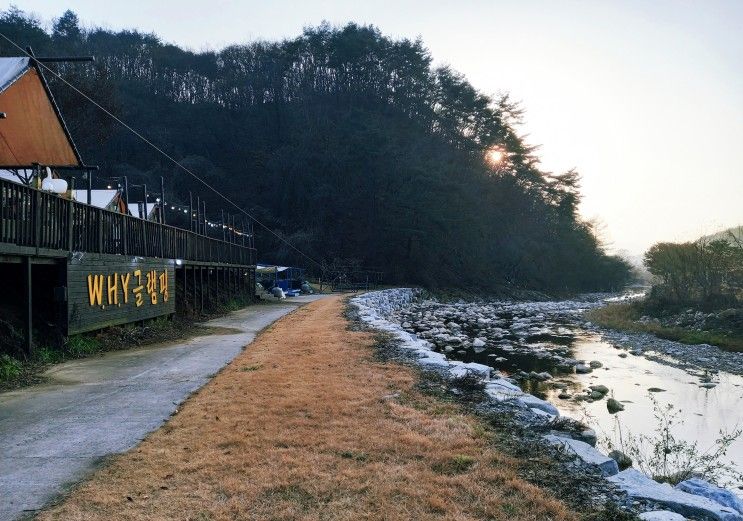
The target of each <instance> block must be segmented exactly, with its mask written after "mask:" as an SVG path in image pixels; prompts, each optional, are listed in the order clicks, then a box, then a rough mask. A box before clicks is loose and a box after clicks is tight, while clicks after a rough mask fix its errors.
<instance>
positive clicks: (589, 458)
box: [544, 434, 619, 476]
mask: <svg viewBox="0 0 743 521" xmlns="http://www.w3.org/2000/svg"><path fill="white" fill-rule="evenodd" d="M544 439H545V440H546V441H547V442H548V443H549V444H551V445H556V446H561V447H563V449H564V450H565V452H567V453H571V454H575V455H576V456H577V457H578V458H580V459H581V460H583V461H585V462H586V463H590V464H591V465H596V466H597V467H598V468H599V469H600V470H601V473H602V474H603V475H604V476H613V475H614V474H616V473H617V472H619V467H618V466H617V462H616V461H614V460H613V459H611V458H610V457H608V456H605V455H603V454H602V453H600V452H599V451H597V450H596V449H594V448H593V447H592V446H590V445H589V444H588V443H585V442H583V441H579V440H574V439H572V438H564V437H562V436H555V435H554V434H548V435H546V436H545V437H544Z"/></svg>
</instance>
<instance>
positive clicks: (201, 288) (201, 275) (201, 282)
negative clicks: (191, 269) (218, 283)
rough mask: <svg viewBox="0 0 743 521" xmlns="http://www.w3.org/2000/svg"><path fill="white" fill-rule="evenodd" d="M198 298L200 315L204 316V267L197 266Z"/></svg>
mask: <svg viewBox="0 0 743 521" xmlns="http://www.w3.org/2000/svg"><path fill="white" fill-rule="evenodd" d="M199 297H200V298H201V314H202V315H203V314H204V266H199Z"/></svg>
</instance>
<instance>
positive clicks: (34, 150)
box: [0, 57, 83, 168]
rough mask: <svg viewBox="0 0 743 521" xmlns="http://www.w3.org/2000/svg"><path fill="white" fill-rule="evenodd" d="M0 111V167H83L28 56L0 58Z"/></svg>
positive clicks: (40, 73) (60, 116)
mask: <svg viewBox="0 0 743 521" xmlns="http://www.w3.org/2000/svg"><path fill="white" fill-rule="evenodd" d="M0 112H3V113H5V118H4V119H0V168H2V167H5V168H9V167H16V168H18V167H24V166H25V167H31V166H32V165H34V164H39V165H43V166H51V167H81V168H83V161H82V159H81V158H80V154H79V153H78V151H77V148H76V147H75V144H74V142H73V141H72V137H71V136H70V133H69V131H68V130H67V126H66V125H65V122H64V120H63V119H62V115H61V113H60V112H59V109H58V107H57V105H56V103H55V101H54V97H53V96H52V93H51V91H50V90H49V87H48V85H47V83H46V80H45V79H44V75H43V74H42V72H41V70H40V69H39V67H38V66H37V65H36V63H35V62H34V61H32V60H31V59H30V58H28V57H15V58H0Z"/></svg>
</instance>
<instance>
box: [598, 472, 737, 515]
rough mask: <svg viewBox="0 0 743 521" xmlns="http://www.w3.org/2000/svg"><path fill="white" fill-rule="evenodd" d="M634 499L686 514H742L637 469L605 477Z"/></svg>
mask: <svg viewBox="0 0 743 521" xmlns="http://www.w3.org/2000/svg"><path fill="white" fill-rule="evenodd" d="M607 479H608V480H609V481H611V482H613V483H615V484H616V485H617V486H618V487H619V488H621V489H622V490H624V491H625V492H626V493H627V495H629V496H630V497H632V498H637V499H647V500H649V501H654V502H655V503H658V504H660V505H663V506H665V507H666V508H668V509H669V510H672V511H674V512H676V513H679V514H681V515H684V516H687V517H701V518H703V519H714V520H716V521H743V515H741V514H739V513H738V512H736V511H735V510H733V509H732V508H730V507H725V506H723V505H721V504H719V503H717V502H716V501H712V500H711V499H708V498H706V497H702V496H697V495H694V494H689V493H687V492H683V491H681V490H678V489H676V488H673V487H672V486H671V485H669V484H668V483H658V482H657V481H653V480H652V479H650V478H649V477H647V476H646V475H645V474H643V473H642V472H640V471H639V470H637V469H632V468H630V469H627V470H623V471H622V472H620V473H619V474H616V475H615V476H611V477H609V478H607Z"/></svg>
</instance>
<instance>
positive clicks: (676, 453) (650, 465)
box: [608, 395, 743, 485]
mask: <svg viewBox="0 0 743 521" xmlns="http://www.w3.org/2000/svg"><path fill="white" fill-rule="evenodd" d="M649 396H650V400H651V401H652V402H653V412H654V416H655V420H656V426H655V429H654V431H653V433H652V434H640V435H634V434H632V433H631V432H626V433H625V432H623V430H622V424H621V422H620V420H619V417H615V418H614V421H615V428H614V431H615V436H616V438H617V444H615V443H613V442H612V440H608V445H609V448H610V449H619V450H621V451H622V452H623V453H625V454H626V455H627V456H629V457H630V458H631V459H632V460H633V461H634V463H635V465H636V466H637V468H638V469H640V470H641V471H642V472H644V473H645V474H647V475H648V476H651V477H652V478H653V479H654V480H655V481H658V482H661V483H670V484H672V485H676V484H678V483H680V482H682V481H684V480H686V479H689V478H691V477H695V476H698V477H702V478H703V479H706V480H707V481H709V482H711V483H719V482H721V481H728V480H740V479H741V477H743V475H741V474H740V472H738V470H737V468H736V467H735V464H733V463H731V462H727V461H725V456H726V455H727V451H728V449H729V448H730V446H731V445H732V443H733V442H734V441H735V440H737V439H738V438H739V437H740V436H741V434H743V429H735V430H733V431H729V432H726V431H720V436H719V438H717V439H716V440H715V442H714V444H713V445H712V446H711V447H708V448H707V449H700V448H699V447H698V445H697V442H688V441H686V440H682V439H679V438H678V437H677V434H676V433H675V430H676V428H678V427H681V426H682V425H683V424H684V421H683V420H682V419H681V418H680V416H681V412H682V411H681V409H676V408H675V407H674V406H673V404H668V405H666V406H665V407H664V406H661V405H660V404H659V403H658V400H657V399H656V398H655V397H654V396H652V395H649Z"/></svg>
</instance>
